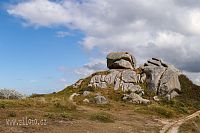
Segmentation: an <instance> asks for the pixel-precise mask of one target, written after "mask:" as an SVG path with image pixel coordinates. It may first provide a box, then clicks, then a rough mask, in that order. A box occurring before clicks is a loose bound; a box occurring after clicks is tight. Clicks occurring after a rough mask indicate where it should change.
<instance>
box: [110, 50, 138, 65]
mask: <svg viewBox="0 0 200 133" xmlns="http://www.w3.org/2000/svg"><path fill="white" fill-rule="evenodd" d="M107 66H108V68H109V69H133V68H135V66H136V59H135V58H134V57H133V56H132V55H130V54H129V53H128V52H112V53H110V54H108V56H107Z"/></svg>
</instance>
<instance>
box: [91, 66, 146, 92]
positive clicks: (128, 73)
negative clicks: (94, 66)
mask: <svg viewBox="0 0 200 133" xmlns="http://www.w3.org/2000/svg"><path fill="white" fill-rule="evenodd" d="M108 72H109V74H107V75H94V76H93V77H92V78H91V80H90V83H89V85H92V86H94V87H98V88H102V89H105V88H107V87H108V86H111V85H112V86H113V88H114V90H118V89H121V90H122V91H124V92H126V91H131V92H137V93H142V92H143V90H142V88H141V87H140V86H139V85H136V83H138V82H139V80H138V78H137V74H136V72H135V71H134V70H127V69H123V70H115V69H113V70H109V71H108Z"/></svg>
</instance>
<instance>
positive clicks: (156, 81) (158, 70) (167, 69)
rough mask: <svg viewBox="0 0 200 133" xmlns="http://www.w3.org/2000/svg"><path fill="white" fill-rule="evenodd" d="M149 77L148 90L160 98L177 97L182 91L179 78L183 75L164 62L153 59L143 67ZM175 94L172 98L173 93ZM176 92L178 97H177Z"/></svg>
mask: <svg viewBox="0 0 200 133" xmlns="http://www.w3.org/2000/svg"><path fill="white" fill-rule="evenodd" d="M141 68H142V69H143V70H144V73H146V75H147V80H146V81H147V83H148V88H149V89H150V90H153V91H154V92H155V93H156V94H157V95H159V96H167V95H169V96H170V99H171V98H173V97H175V96H177V95H178V92H179V91H181V87H180V82H179V79H178V76H179V75H180V74H181V73H180V71H179V70H178V69H176V68H175V67H174V66H172V65H169V64H166V63H164V62H163V61H162V60H160V59H157V58H152V59H151V60H148V61H147V63H145V64H144V66H143V67H141ZM172 92H173V94H172V96H171V93H172ZM175 92H176V95H175Z"/></svg>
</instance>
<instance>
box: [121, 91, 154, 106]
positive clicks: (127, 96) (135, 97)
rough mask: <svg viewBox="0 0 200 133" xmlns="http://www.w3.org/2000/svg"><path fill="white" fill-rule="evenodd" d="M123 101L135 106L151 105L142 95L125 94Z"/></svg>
mask: <svg viewBox="0 0 200 133" xmlns="http://www.w3.org/2000/svg"><path fill="white" fill-rule="evenodd" d="M123 100H126V101H129V102H131V103H135V104H148V103H150V101H149V100H147V99H144V98H142V97H141V96H140V95H138V94H135V93H131V94H124V96H123Z"/></svg>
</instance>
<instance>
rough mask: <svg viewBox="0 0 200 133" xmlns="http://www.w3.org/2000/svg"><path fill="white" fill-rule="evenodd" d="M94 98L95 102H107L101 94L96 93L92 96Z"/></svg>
mask: <svg viewBox="0 0 200 133" xmlns="http://www.w3.org/2000/svg"><path fill="white" fill-rule="evenodd" d="M94 99H95V103H96V104H107V103H108V100H107V99H106V98H105V97H104V96H101V95H97V96H96V97H94Z"/></svg>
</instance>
